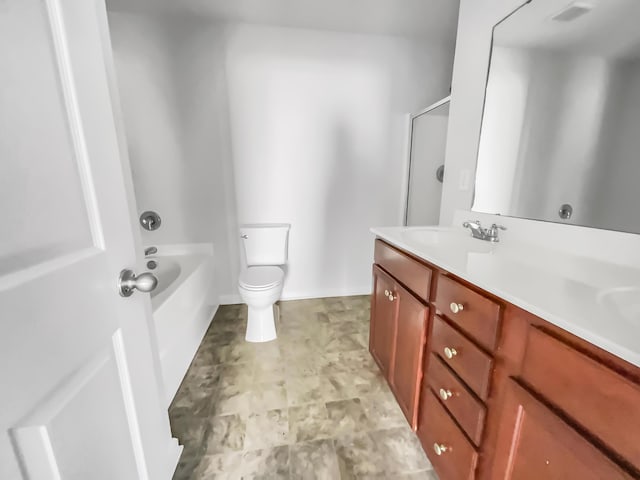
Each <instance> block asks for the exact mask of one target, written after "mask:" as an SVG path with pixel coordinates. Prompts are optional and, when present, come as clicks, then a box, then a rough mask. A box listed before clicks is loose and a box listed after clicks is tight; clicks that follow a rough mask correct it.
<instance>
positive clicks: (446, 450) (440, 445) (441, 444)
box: [417, 390, 478, 480]
mask: <svg viewBox="0 0 640 480" xmlns="http://www.w3.org/2000/svg"><path fill="white" fill-rule="evenodd" d="M417 433H418V438H419V439H420V442H421V443H422V448H423V449H424V451H425V452H426V454H427V457H429V460H430V461H431V464H432V465H433V468H434V469H435V471H436V473H437V474H438V476H439V477H440V478H442V479H447V480H471V479H473V478H474V477H475V468H476V462H477V459H478V454H477V452H476V451H475V449H474V448H473V446H472V445H471V443H469V441H468V440H467V439H466V438H465V436H464V434H463V433H462V432H461V431H460V429H459V428H458V427H457V426H456V424H455V423H454V422H453V420H452V419H451V417H450V416H449V414H448V413H447V412H446V410H445V409H444V407H443V406H442V405H440V402H439V401H438V399H437V398H436V397H435V395H434V394H433V392H432V391H431V390H428V391H425V392H424V395H423V401H422V405H421V409H420V420H419V423H418V432H417Z"/></svg>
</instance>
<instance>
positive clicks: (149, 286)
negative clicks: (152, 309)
mask: <svg viewBox="0 0 640 480" xmlns="http://www.w3.org/2000/svg"><path fill="white" fill-rule="evenodd" d="M157 286H158V279H157V278H156V276H155V275H154V274H153V273H150V272H145V273H141V274H140V275H138V276H136V274H135V273H133V270H128V269H125V270H122V271H121V272H120V278H119V279H118V291H119V292H120V296H122V297H130V296H131V295H133V291H134V290H140V291H141V292H151V291H152V290H154V289H155V288H156V287H157Z"/></svg>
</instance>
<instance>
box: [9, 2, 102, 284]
mask: <svg viewBox="0 0 640 480" xmlns="http://www.w3.org/2000/svg"><path fill="white" fill-rule="evenodd" d="M0 8H2V9H3V10H4V9H7V10H8V11H3V12H1V13H0V41H1V42H2V43H3V44H4V45H11V47H12V49H11V50H8V49H2V50H1V51H0V52H1V53H0V62H2V65H3V72H6V73H8V75H3V81H2V90H1V92H0V95H1V101H0V103H1V105H2V108H1V109H0V112H1V113H0V115H1V120H0V125H1V131H2V135H0V149H1V151H2V152H3V154H6V155H7V156H8V157H9V158H14V159H17V158H22V159H27V158H28V159H29V162H24V161H2V162H0V204H2V205H11V207H12V208H10V209H8V211H7V212H6V213H5V215H6V217H5V218H4V221H6V222H9V223H10V224H11V225H12V227H13V228H12V229H11V230H7V229H2V233H0V235H1V237H0V269H1V270H2V271H3V272H5V273H6V272H10V271H18V270H21V269H24V268H26V267H29V266H34V265H38V264H40V263H42V262H46V261H50V260H53V259H54V258H57V257H59V256H62V255H64V254H67V253H73V252H77V251H78V250H81V249H86V248H90V247H92V246H93V245H94V241H93V238H92V233H91V228H90V223H89V222H88V213H87V205H86V203H85V201H84V197H85V194H84V189H83V185H82V182H81V178H80V174H79V172H78V161H79V160H80V159H79V158H78V155H77V153H78V152H77V151H76V149H75V147H74V138H73V135H72V131H71V130H70V119H69V115H68V113H67V111H66V110H65V97H64V95H63V88H62V83H61V79H60V74H59V68H58V65H57V59H56V57H55V51H54V49H53V48H52V45H51V33H50V28H49V25H48V12H47V9H46V5H45V3H44V2H41V1H36V0H26V1H23V2H16V1H13V2H3V5H2V7H0ZM62 226H64V228H61V227H62Z"/></svg>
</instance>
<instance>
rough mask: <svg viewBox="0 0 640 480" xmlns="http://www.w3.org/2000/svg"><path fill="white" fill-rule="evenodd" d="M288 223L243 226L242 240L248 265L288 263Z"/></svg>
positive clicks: (241, 231) (241, 229) (241, 230)
mask: <svg viewBox="0 0 640 480" xmlns="http://www.w3.org/2000/svg"><path fill="white" fill-rule="evenodd" d="M290 227H291V225H290V224H288V223H259V224H252V225H242V226H241V227H240V238H241V239H242V244H243V245H244V253H245V256H246V259H247V265H249V266H251V265H284V264H285V263H287V249H288V238H289V228H290Z"/></svg>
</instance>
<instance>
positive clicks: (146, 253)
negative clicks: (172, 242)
mask: <svg viewBox="0 0 640 480" xmlns="http://www.w3.org/2000/svg"><path fill="white" fill-rule="evenodd" d="M154 253H158V248H157V247H147V248H145V249H144V256H145V257H148V256H149V255H153V254H154Z"/></svg>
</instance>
